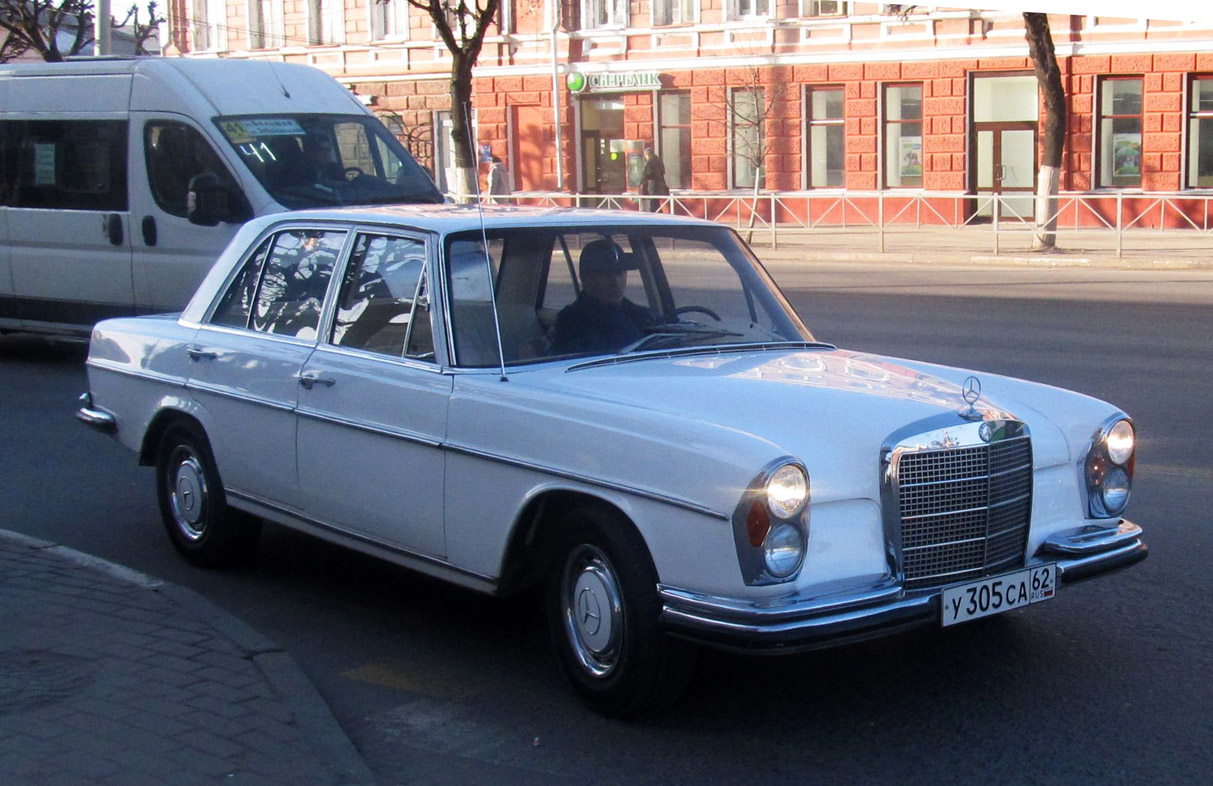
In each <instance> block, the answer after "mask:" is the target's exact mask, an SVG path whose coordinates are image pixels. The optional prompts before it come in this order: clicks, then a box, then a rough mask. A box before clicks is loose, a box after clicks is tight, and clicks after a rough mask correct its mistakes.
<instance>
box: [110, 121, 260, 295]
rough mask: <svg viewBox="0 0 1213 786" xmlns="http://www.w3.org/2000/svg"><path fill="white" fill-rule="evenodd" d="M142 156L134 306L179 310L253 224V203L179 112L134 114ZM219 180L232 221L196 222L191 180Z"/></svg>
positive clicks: (134, 205) (136, 198)
mask: <svg viewBox="0 0 1213 786" xmlns="http://www.w3.org/2000/svg"><path fill="white" fill-rule="evenodd" d="M131 118H132V120H131V122H132V125H133V129H132V132H133V133H134V134H135V135H137V137H136V138H137V139H138V140H139V145H138V146H137V150H138V153H137V154H136V155H134V156H133V159H134V160H132V162H131V164H132V165H131V182H132V183H137V184H138V187H137V188H133V189H132V190H131V222H132V231H131V234H132V246H133V250H134V261H133V278H134V287H135V305H136V307H137V308H138V310H139V311H140V312H145V313H146V312H156V311H180V310H181V309H182V308H184V307H185V304H186V303H188V302H189V299H190V297H192V296H193V294H194V290H195V289H196V288H197V287H198V284H199V283H200V282H201V281H202V279H203V277H204V276H205V275H206V272H207V271H208V270H209V269H210V267H211V264H212V263H213V262H214V261H215V259H217V258H218V256H219V254H220V253H221V252H222V251H223V249H224V248H225V247H226V246H227V244H228V242H229V241H230V240H231V239H232V237H233V236H234V235H235V234H236V231H237V230H238V229H239V228H240V223H241V222H243V221H244V220H247V219H248V218H249V217H250V215H251V211H250V210H249V208H248V202H247V200H246V199H245V197H244V195H243V192H242V191H241V189H240V186H239V185H238V183H237V181H236V179H235V178H234V177H233V176H232V174H231V171H230V169H229V168H228V167H227V166H226V165H225V164H224V163H223V160H222V159H221V158H220V156H219V154H218V153H217V152H216V151H215V148H214V147H213V146H212V145H211V143H210V142H209V141H208V140H207V138H206V136H205V135H203V134H202V133H201V131H200V130H199V129H198V128H197V127H195V126H194V125H193V124H192V123H191V122H188V121H187V120H186V119H185V118H184V117H183V116H181V115H172V114H156V113H150V112H133V113H131ZM204 173H212V174H215V175H216V176H218V177H219V179H220V182H221V183H222V184H224V185H225V186H226V187H227V191H228V193H229V195H230V199H229V203H230V207H231V211H232V212H231V219H232V220H231V221H226V222H220V223H219V224H217V225H216V226H199V225H197V224H191V223H190V221H189V219H188V218H187V217H186V216H187V205H188V198H189V184H190V181H191V180H192V179H193V178H194V177H195V176H197V175H200V174H204Z"/></svg>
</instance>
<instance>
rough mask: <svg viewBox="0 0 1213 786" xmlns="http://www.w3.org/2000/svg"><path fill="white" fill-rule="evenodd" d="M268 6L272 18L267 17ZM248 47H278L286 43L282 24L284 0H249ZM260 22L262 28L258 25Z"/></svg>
mask: <svg viewBox="0 0 1213 786" xmlns="http://www.w3.org/2000/svg"><path fill="white" fill-rule="evenodd" d="M267 8H268V10H269V12H270V14H269V16H270V18H269V19H268V20H267V19H266V18H265V14H264V11H265V10H266V9H267ZM248 20H249V25H248V35H247V41H248V48H249V49H278V48H280V47H282V46H285V45H286V31H285V29H284V28H283V26H282V0H248ZM258 24H260V29H258V28H257V27H256V25H258Z"/></svg>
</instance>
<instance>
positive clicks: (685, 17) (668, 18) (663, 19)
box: [653, 0, 695, 27]
mask: <svg viewBox="0 0 1213 786" xmlns="http://www.w3.org/2000/svg"><path fill="white" fill-rule="evenodd" d="M694 21H695V2H694V0H653V26H654V27H663V26H666V25H686V24H690V23H692V22H694Z"/></svg>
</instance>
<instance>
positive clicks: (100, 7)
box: [93, 0, 113, 57]
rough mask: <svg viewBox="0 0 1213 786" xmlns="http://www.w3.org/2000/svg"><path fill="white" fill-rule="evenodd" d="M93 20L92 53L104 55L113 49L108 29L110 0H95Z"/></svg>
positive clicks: (98, 55)
mask: <svg viewBox="0 0 1213 786" xmlns="http://www.w3.org/2000/svg"><path fill="white" fill-rule="evenodd" d="M96 11H97V16H96V18H95V19H94V20H93V54H94V55H95V56H97V57H104V56H105V55H108V54H110V53H111V52H112V51H113V46H112V38H111V32H112V31H111V29H110V0H97V3H96Z"/></svg>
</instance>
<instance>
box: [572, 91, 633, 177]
mask: <svg viewBox="0 0 1213 786" xmlns="http://www.w3.org/2000/svg"><path fill="white" fill-rule="evenodd" d="M581 160H582V166H583V171H582V178H583V182H584V183H585V190H586V191H587V192H589V193H591V194H622V193H623V192H624V191H625V190H627V150H626V143H625V140H624V136H623V101H621V100H619V99H611V100H589V101H583V102H582V104H581Z"/></svg>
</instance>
